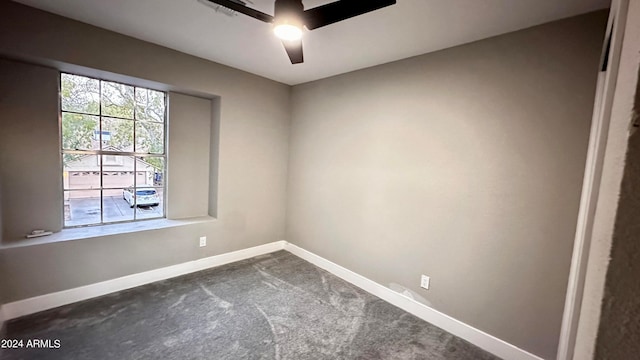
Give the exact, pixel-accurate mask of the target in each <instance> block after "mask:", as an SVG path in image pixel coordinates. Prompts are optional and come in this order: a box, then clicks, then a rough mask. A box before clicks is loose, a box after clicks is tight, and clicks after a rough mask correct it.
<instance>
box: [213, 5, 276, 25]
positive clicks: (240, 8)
mask: <svg viewBox="0 0 640 360" xmlns="http://www.w3.org/2000/svg"><path fill="white" fill-rule="evenodd" d="M204 1H208V2H211V3H214V4H218V5H221V6H224V7H226V8H228V9H231V10H233V11H237V12H239V13H242V14H245V15H247V16H251V17H252V18H254V19H258V20H260V21H264V22H266V23H271V22H273V16H271V15H269V14H265V13H263V12H262V11H258V10H255V9H252V8H250V7H246V6H244V5H242V4H240V3H237V2H235V1H233V0H204Z"/></svg>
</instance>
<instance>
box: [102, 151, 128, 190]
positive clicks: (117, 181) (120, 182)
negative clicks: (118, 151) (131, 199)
mask: <svg viewBox="0 0 640 360" xmlns="http://www.w3.org/2000/svg"><path fill="white" fill-rule="evenodd" d="M133 162H134V158H133V157H132V156H121V155H102V187H103V188H116V189H122V188H125V187H129V186H134V183H133Z"/></svg>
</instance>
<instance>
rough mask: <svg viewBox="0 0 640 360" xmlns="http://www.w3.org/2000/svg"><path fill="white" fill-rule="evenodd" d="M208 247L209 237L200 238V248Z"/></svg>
mask: <svg viewBox="0 0 640 360" xmlns="http://www.w3.org/2000/svg"><path fill="white" fill-rule="evenodd" d="M203 246H207V237H206V236H200V247H203Z"/></svg>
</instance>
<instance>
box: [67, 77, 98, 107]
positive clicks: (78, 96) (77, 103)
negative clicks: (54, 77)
mask: <svg viewBox="0 0 640 360" xmlns="http://www.w3.org/2000/svg"><path fill="white" fill-rule="evenodd" d="M99 84H100V81H99V80H96V79H90V78H87V77H84V76H77V75H70V74H60V97H61V101H60V103H61V106H62V110H63V111H74V112H81V113H88V114H96V115H98V114H99V113H100V92H99V89H100V85H99Z"/></svg>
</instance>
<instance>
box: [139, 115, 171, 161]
mask: <svg viewBox="0 0 640 360" xmlns="http://www.w3.org/2000/svg"><path fill="white" fill-rule="evenodd" d="M136 152H146V153H150V154H163V153H164V124H159V123H153V122H144V121H137V122H136Z"/></svg>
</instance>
